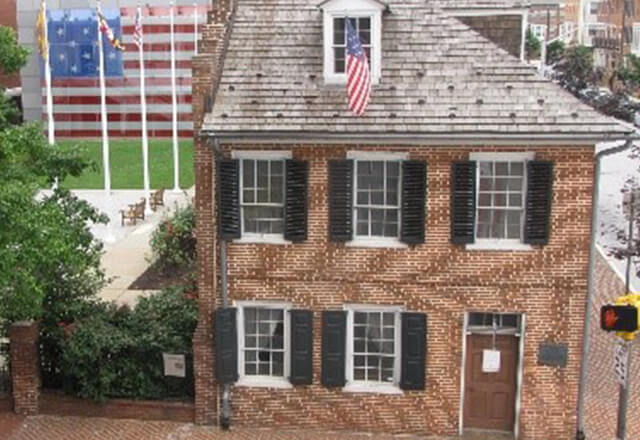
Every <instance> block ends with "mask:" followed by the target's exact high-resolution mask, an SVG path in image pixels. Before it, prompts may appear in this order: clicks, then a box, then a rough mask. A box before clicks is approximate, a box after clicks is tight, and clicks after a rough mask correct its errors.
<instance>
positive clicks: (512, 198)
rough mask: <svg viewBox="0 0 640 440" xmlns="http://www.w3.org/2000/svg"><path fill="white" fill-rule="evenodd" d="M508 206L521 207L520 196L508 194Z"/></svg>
mask: <svg viewBox="0 0 640 440" xmlns="http://www.w3.org/2000/svg"><path fill="white" fill-rule="evenodd" d="M509 206H512V207H516V208H518V207H521V206H522V195H520V194H509Z"/></svg>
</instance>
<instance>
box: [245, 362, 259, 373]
mask: <svg viewBox="0 0 640 440" xmlns="http://www.w3.org/2000/svg"><path fill="white" fill-rule="evenodd" d="M244 374H246V375H248V376H255V375H256V374H258V369H257V366H256V364H254V363H247V362H245V364H244Z"/></svg>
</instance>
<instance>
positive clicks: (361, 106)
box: [346, 19, 371, 116]
mask: <svg viewBox="0 0 640 440" xmlns="http://www.w3.org/2000/svg"><path fill="white" fill-rule="evenodd" d="M346 22H347V97H348V99H349V109H350V110H351V111H352V112H353V113H354V114H356V115H357V116H362V115H363V114H364V111H365V110H366V108H367V104H369V99H370V98H371V72H369V63H368V62H367V54H366V53H365V51H364V49H363V48H362V43H360V37H358V33H357V32H356V30H355V28H354V27H353V24H352V23H351V20H350V19H347V20H346Z"/></svg>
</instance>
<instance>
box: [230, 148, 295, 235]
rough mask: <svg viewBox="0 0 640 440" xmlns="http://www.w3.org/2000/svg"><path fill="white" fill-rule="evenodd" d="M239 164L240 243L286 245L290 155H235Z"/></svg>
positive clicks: (262, 153)
mask: <svg viewBox="0 0 640 440" xmlns="http://www.w3.org/2000/svg"><path fill="white" fill-rule="evenodd" d="M233 156H234V158H236V159H239V160H240V176H239V181H240V191H239V192H240V217H241V237H242V238H241V239H240V240H247V241H258V242H284V234H283V231H284V206H285V187H286V181H285V161H286V159H289V158H290V157H291V154H290V153H289V152H277V151H273V152H269V151H235V152H233Z"/></svg>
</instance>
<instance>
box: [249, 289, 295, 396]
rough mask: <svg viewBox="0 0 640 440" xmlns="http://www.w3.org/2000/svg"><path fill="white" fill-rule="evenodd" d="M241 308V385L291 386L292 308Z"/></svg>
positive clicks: (256, 304) (251, 304) (257, 305)
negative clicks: (290, 329) (290, 313)
mask: <svg viewBox="0 0 640 440" xmlns="http://www.w3.org/2000/svg"><path fill="white" fill-rule="evenodd" d="M237 306H238V311H239V313H238V341H239V356H238V367H239V368H238V370H239V378H240V379H239V381H240V382H239V383H240V384H246V385H265V386H271V385H273V386H289V385H290V384H289V381H288V377H289V354H288V352H289V347H288V334H289V325H290V324H289V314H288V310H289V309H290V306H289V304H286V303H282V304H272V303H259V302H241V303H238V304H237Z"/></svg>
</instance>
